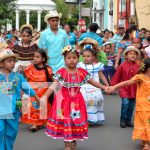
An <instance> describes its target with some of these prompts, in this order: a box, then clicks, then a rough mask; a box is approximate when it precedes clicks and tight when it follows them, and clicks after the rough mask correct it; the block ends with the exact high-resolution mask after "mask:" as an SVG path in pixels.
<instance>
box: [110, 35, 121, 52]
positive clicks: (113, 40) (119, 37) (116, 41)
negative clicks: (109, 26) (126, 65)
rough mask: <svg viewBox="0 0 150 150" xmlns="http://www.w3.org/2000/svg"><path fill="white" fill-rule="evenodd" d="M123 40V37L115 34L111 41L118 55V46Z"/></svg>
mask: <svg viewBox="0 0 150 150" xmlns="http://www.w3.org/2000/svg"><path fill="white" fill-rule="evenodd" d="M122 39H123V36H121V35H120V34H115V35H114V36H113V38H112V39H109V41H110V42H111V43H113V44H115V53H116V54H117V53H118V46H119V43H120V41H121V40H122Z"/></svg>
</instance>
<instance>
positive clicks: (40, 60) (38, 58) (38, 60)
mask: <svg viewBox="0 0 150 150" xmlns="http://www.w3.org/2000/svg"><path fill="white" fill-rule="evenodd" d="M33 59H34V64H36V65H38V64H42V63H43V62H44V61H45V58H42V55H41V54H40V53H38V52H35V53H34V57H33Z"/></svg>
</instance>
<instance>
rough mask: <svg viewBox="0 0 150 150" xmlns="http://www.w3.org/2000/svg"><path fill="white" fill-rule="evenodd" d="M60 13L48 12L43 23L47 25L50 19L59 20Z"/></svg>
mask: <svg viewBox="0 0 150 150" xmlns="http://www.w3.org/2000/svg"><path fill="white" fill-rule="evenodd" d="M61 17H62V13H58V12H57V11H56V10H53V11H50V12H49V14H47V15H45V17H44V21H45V22H46V23H47V21H48V19H50V18H59V19H60V18H61Z"/></svg>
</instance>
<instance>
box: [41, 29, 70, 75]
mask: <svg viewBox="0 0 150 150" xmlns="http://www.w3.org/2000/svg"><path fill="white" fill-rule="evenodd" d="M67 45H69V39H68V36H67V34H66V32H65V31H64V30H63V29H60V28H59V29H58V32H57V34H55V33H54V32H52V31H51V29H50V28H47V29H46V30H44V31H43V32H42V34H41V36H40V39H39V43H38V46H39V48H43V49H46V51H47V55H48V65H49V66H51V67H52V70H53V73H56V72H57V70H58V69H60V68H62V67H64V66H65V65H64V58H63V56H62V49H63V48H64V47H65V46H67Z"/></svg>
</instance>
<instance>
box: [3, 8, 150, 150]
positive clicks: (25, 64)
mask: <svg viewBox="0 0 150 150" xmlns="http://www.w3.org/2000/svg"><path fill="white" fill-rule="evenodd" d="M61 16H62V15H61V14H59V13H58V12H57V11H50V12H49V14H47V15H46V16H45V18H44V21H45V22H46V23H47V24H48V25H49V26H48V28H47V29H45V30H44V31H42V32H34V29H33V27H32V26H31V25H27V24H25V25H23V26H22V27H21V28H20V30H19V31H17V30H11V31H10V32H8V33H1V34H0V82H1V86H0V97H1V100H0V126H1V128H0V147H1V150H13V144H14V142H15V139H16V136H17V133H18V125H19V120H20V121H21V122H23V123H25V124H29V125H31V126H30V127H29V129H30V130H31V131H32V132H35V131H38V130H39V129H41V128H43V127H44V126H45V125H46V130H45V134H46V135H48V136H50V137H52V138H54V139H60V138H61V139H63V140H64V143H65V150H76V149H77V142H76V140H84V139H87V138H88V127H89V124H94V125H101V124H104V122H105V115H104V97H103V94H113V95H114V94H115V95H117V94H118V93H119V96H120V98H121V101H122V105H121V115H120V127H121V128H126V127H134V130H133V137H132V138H133V139H134V140H141V141H142V142H141V143H142V149H143V150H150V132H149V131H150V31H149V30H147V29H145V28H142V29H138V27H137V26H136V25H131V26H130V27H129V28H128V29H125V27H124V26H123V25H122V24H120V25H118V27H117V31H116V32H115V33H114V32H112V31H109V30H108V29H106V30H104V31H100V29H99V26H98V25H97V24H96V23H91V24H90V26H89V29H88V30H87V31H85V30H84V31H78V30H74V31H73V32H71V31H70V27H69V25H68V24H66V25H64V27H63V28H60V27H59V21H60V19H61ZM117 89H118V90H117ZM135 106H136V109H135V117H134V123H133V122H132V115H133V112H134V107H135Z"/></svg>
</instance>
